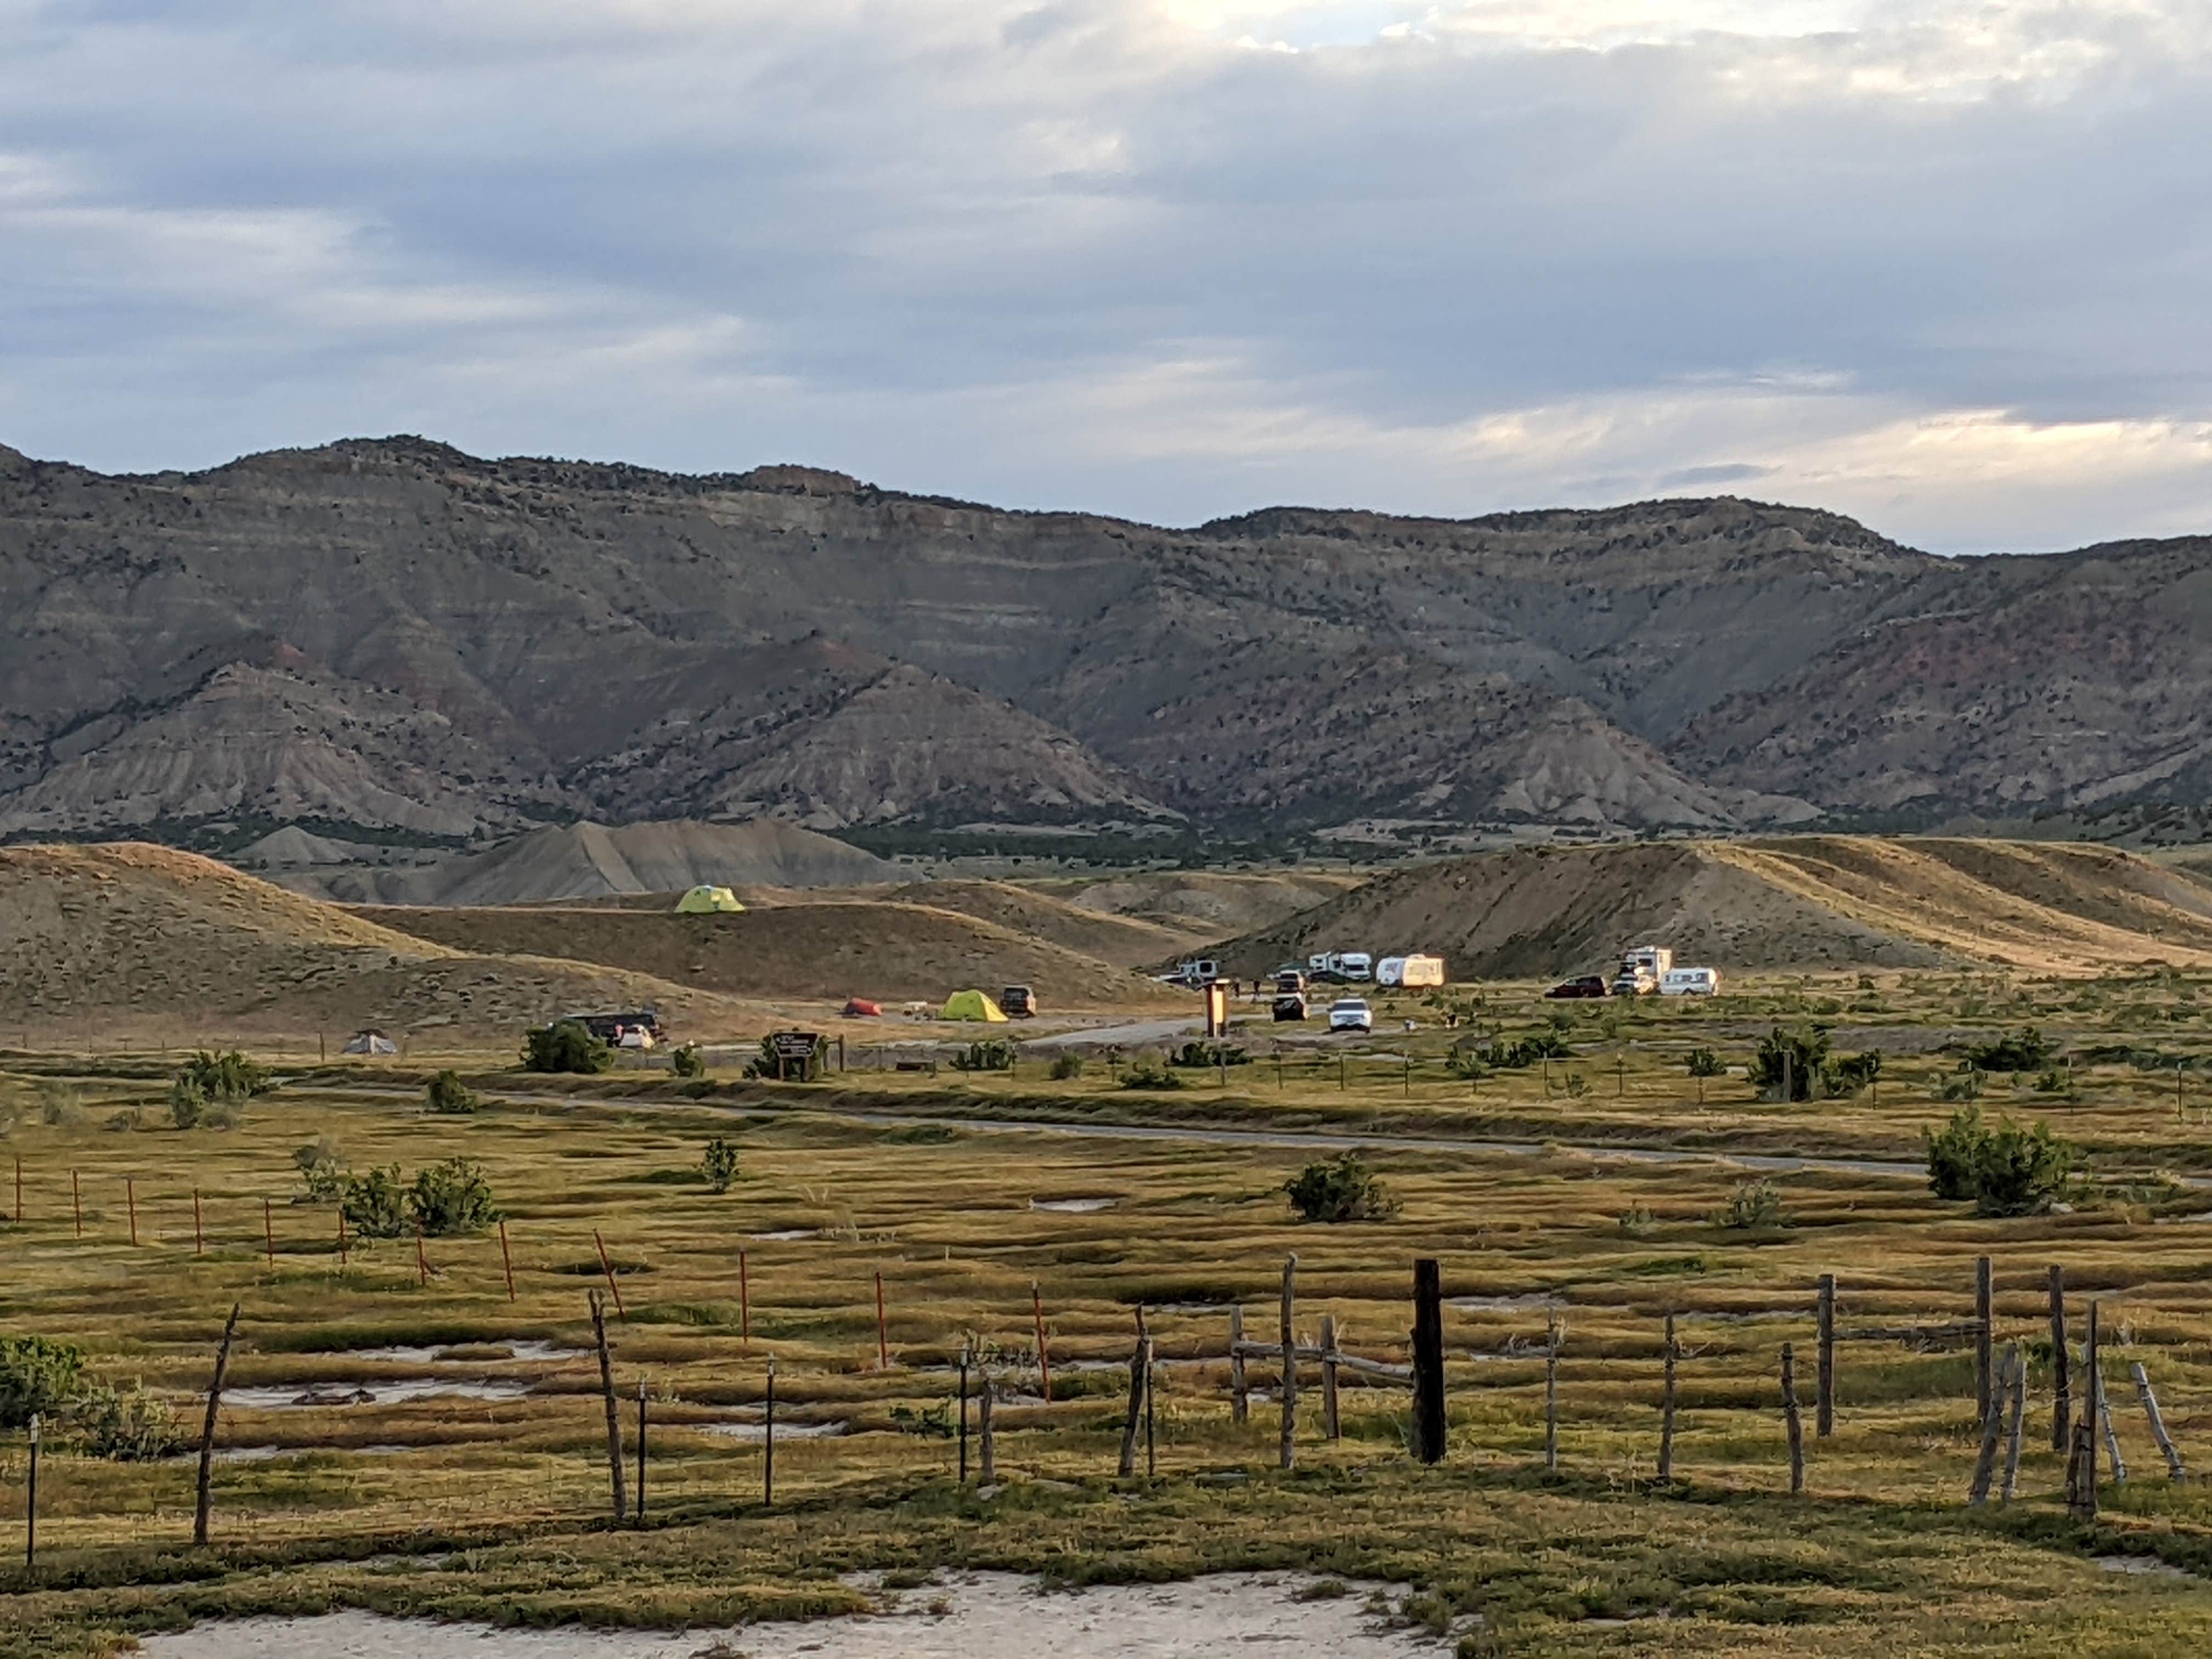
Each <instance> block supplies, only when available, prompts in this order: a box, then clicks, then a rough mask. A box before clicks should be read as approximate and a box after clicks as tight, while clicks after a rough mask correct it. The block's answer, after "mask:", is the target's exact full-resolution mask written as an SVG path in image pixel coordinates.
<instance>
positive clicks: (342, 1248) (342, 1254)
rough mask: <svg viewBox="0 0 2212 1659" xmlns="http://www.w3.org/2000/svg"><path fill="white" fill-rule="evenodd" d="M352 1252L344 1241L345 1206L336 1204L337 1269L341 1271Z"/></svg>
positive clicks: (350, 1259)
mask: <svg viewBox="0 0 2212 1659" xmlns="http://www.w3.org/2000/svg"><path fill="white" fill-rule="evenodd" d="M352 1259H353V1256H352V1252H351V1250H350V1249H349V1247H348V1245H347V1243H346V1226H345V1206H343V1204H341V1205H340V1206H338V1269H339V1271H340V1272H343V1271H344V1270H345V1268H346V1267H347V1265H348V1264H349V1262H350V1261H352Z"/></svg>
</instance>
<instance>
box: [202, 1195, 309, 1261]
mask: <svg viewBox="0 0 2212 1659" xmlns="http://www.w3.org/2000/svg"><path fill="white" fill-rule="evenodd" d="M338 1225H341V1226H343V1225H345V1216H344V1212H343V1211H341V1212H339V1216H338ZM192 1254H193V1255H206V1254H207V1235H206V1234H205V1233H204V1232H203V1231H201V1229H200V1189H199V1188H197V1187H195V1188H192Z"/></svg>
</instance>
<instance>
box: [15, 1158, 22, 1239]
mask: <svg viewBox="0 0 2212 1659" xmlns="http://www.w3.org/2000/svg"><path fill="white" fill-rule="evenodd" d="M15 1225H17V1226H19V1227H20V1226H21V1225H23V1155H22V1153H21V1152H18V1153H16V1154H15Z"/></svg>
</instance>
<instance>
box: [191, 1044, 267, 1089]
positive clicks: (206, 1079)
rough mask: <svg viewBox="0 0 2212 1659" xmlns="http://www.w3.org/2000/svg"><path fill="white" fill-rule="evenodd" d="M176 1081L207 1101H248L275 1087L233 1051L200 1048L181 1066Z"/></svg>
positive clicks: (244, 1058) (263, 1074) (257, 1067)
mask: <svg viewBox="0 0 2212 1659" xmlns="http://www.w3.org/2000/svg"><path fill="white" fill-rule="evenodd" d="M177 1077H178V1079H179V1081H182V1080H184V1079H191V1081H192V1082H193V1083H195V1084H197V1085H198V1086H199V1090H200V1093H201V1096H202V1097H203V1098H204V1099H207V1100H250V1099H252V1097H254V1096H256V1095H265V1094H267V1093H268V1092H269V1091H270V1090H271V1089H273V1088H275V1087H276V1079H274V1078H272V1077H271V1076H270V1075H269V1073H268V1072H267V1071H265V1070H264V1068H262V1067H261V1066H257V1065H255V1064H254V1063H253V1062H252V1060H248V1059H247V1058H246V1056H245V1055H244V1054H240V1052H239V1051H238V1050H237V1049H235V1048H233V1049H232V1050H231V1051H230V1052H229V1053H228V1054H210V1053H208V1051H207V1050H206V1049H204V1048H203V1049H201V1050H200V1051H199V1052H198V1053H197V1054H194V1055H193V1056H192V1057H191V1059H190V1060H186V1061H185V1065H184V1069H183V1070H181V1071H179V1073H177Z"/></svg>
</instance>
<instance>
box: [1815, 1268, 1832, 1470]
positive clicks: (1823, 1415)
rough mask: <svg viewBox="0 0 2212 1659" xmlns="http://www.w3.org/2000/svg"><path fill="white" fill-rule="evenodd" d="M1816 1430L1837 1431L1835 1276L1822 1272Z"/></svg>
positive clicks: (1826, 1433) (1817, 1434) (1821, 1434)
mask: <svg viewBox="0 0 2212 1659" xmlns="http://www.w3.org/2000/svg"><path fill="white" fill-rule="evenodd" d="M1814 1389H1815V1397H1814V1403H1813V1433H1814V1437H1816V1438H1819V1439H1821V1440H1826V1438H1827V1437H1829V1436H1830V1435H1832V1434H1833V1433H1835V1431H1836V1276H1835V1274H1833V1273H1822V1274H1821V1275H1820V1353H1819V1354H1818V1356H1817V1364H1816V1368H1815V1376H1814Z"/></svg>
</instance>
